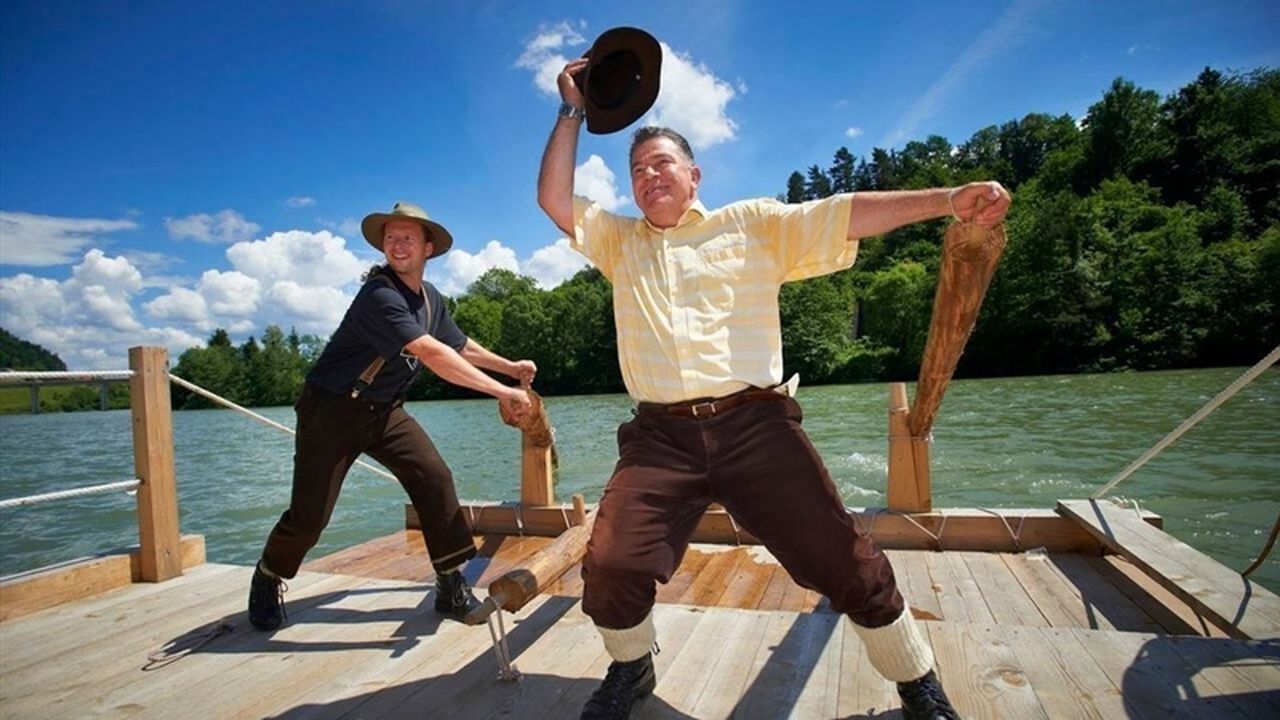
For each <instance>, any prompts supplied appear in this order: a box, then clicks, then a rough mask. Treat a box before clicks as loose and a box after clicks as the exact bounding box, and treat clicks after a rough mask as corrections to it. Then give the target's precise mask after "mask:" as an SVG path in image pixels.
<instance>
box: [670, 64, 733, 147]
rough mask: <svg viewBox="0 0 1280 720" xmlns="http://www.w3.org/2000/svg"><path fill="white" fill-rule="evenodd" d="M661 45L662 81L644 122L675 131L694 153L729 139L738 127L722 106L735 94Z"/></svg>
mask: <svg viewBox="0 0 1280 720" xmlns="http://www.w3.org/2000/svg"><path fill="white" fill-rule="evenodd" d="M661 45H662V79H661V83H660V90H659V91H658V99H657V101H656V102H655V103H654V104H653V111H652V112H651V113H650V115H651V118H652V119H651V120H649V121H648V122H649V123H650V124H654V125H665V126H667V127H670V128H672V129H674V130H676V131H677V132H679V133H680V134H681V135H684V136H685V137H686V138H688V140H689V144H690V145H692V146H693V148H694V149H695V150H703V149H706V148H709V147H711V146H712V145H717V144H719V143H722V142H726V141H729V140H732V139H733V138H734V137H735V136H736V133H737V129H738V125H737V123H735V122H734V121H733V120H732V119H730V118H729V116H728V114H727V112H726V109H725V106H727V105H728V104H729V101H730V100H732V99H733V98H734V96H735V94H736V93H735V92H734V89H733V86H732V85H730V84H729V83H728V82H725V81H724V80H721V79H720V78H718V77H716V76H715V74H714V73H712V72H711V70H710V69H709V68H707V66H706V65H703V64H702V63H696V62H694V60H693V59H692V58H691V57H690V56H688V55H684V54H681V53H679V52H677V51H675V50H673V49H671V46H669V45H667V44H666V43H661Z"/></svg>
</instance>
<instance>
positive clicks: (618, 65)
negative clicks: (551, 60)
mask: <svg viewBox="0 0 1280 720" xmlns="http://www.w3.org/2000/svg"><path fill="white" fill-rule="evenodd" d="M583 57H586V58H590V62H589V63H588V64H587V67H586V69H584V70H583V71H582V72H580V73H578V75H576V76H575V77H574V83H575V84H577V86H578V89H579V90H581V91H582V95H583V97H585V98H586V111H587V131H588V132H592V133H595V134H597V135H606V134H608V133H612V132H617V131H619V130H621V129H623V128H625V127H626V126H628V125H630V124H631V123H633V122H635V121H636V120H638V119H640V116H641V115H644V114H645V113H646V112H648V111H649V108H651V107H653V101H654V100H656V99H657V98H658V79H659V75H661V72H662V47H661V46H659V45H658V41H657V40H655V39H654V38H653V36H652V35H650V34H649V33H647V32H645V31H644V30H641V29H639V28H633V27H616V28H613V29H611V30H606V31H604V32H603V33H602V34H601V35H600V37H598V38H596V41H595V42H594V43H593V44H592V45H591V49H590V50H588V51H587V53H586V54H585V55H583Z"/></svg>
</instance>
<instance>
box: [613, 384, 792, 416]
mask: <svg viewBox="0 0 1280 720" xmlns="http://www.w3.org/2000/svg"><path fill="white" fill-rule="evenodd" d="M786 397H787V396H786V395H783V394H782V393H780V392H777V391H775V390H763V389H761V388H747V389H746V390H739V391H738V392H736V393H734V394H732V395H725V396H724V397H722V398H704V399H700V400H688V401H686V402H678V403H651V402H642V403H639V404H637V405H636V411H637V412H642V413H662V414H664V415H680V416H682V417H691V418H698V419H699V420H702V419H705V418H709V417H714V416H716V415H719V414H720V413H722V412H725V411H727V410H732V409H733V408H735V407H737V406H739V405H741V404H743V403H748V402H755V401H757V400H785V399H786Z"/></svg>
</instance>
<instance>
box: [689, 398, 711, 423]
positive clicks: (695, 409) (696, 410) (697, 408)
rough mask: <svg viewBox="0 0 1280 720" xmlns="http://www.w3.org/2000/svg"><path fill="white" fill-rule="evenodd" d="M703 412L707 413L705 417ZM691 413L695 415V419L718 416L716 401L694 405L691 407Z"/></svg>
mask: <svg viewBox="0 0 1280 720" xmlns="http://www.w3.org/2000/svg"><path fill="white" fill-rule="evenodd" d="M703 410H705V411H706V414H705V415H703V412H702V411H703ZM689 412H690V413H692V414H693V417H694V418H699V419H700V418H703V417H711V416H712V415H715V414H716V401H715V400H708V401H707V402H700V403H694V404H693V405H690V406H689Z"/></svg>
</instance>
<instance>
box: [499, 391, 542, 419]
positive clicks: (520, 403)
mask: <svg viewBox="0 0 1280 720" xmlns="http://www.w3.org/2000/svg"><path fill="white" fill-rule="evenodd" d="M498 402H499V403H502V407H503V409H504V410H506V411H507V414H508V415H510V416H511V417H512V419H514V420H515V421H516V422H520V421H521V420H523V419H524V416H525V415H527V414H528V413H529V412H530V411H531V410H533V401H532V400H530V399H529V393H526V392H525V391H524V390H522V389H520V388H507V389H506V392H504V393H502V395H501V396H500V397H499V398H498Z"/></svg>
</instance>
